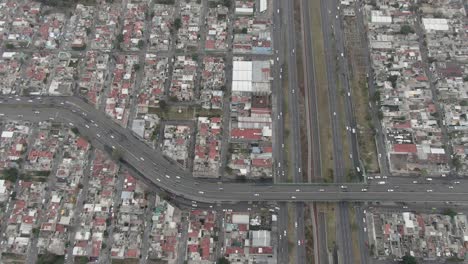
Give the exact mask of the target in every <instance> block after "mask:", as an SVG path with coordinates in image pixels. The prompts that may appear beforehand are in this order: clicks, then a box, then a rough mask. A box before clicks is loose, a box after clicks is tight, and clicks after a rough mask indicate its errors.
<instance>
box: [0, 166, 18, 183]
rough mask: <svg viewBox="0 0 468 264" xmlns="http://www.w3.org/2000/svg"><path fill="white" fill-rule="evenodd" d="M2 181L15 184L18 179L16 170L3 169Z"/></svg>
mask: <svg viewBox="0 0 468 264" xmlns="http://www.w3.org/2000/svg"><path fill="white" fill-rule="evenodd" d="M2 177H3V179H5V180H7V181H11V182H15V181H16V179H17V178H18V169H17V168H8V169H4V170H3V172H2Z"/></svg>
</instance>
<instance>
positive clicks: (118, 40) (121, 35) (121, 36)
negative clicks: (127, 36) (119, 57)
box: [116, 34, 124, 43]
mask: <svg viewBox="0 0 468 264" xmlns="http://www.w3.org/2000/svg"><path fill="white" fill-rule="evenodd" d="M116 39H117V42H119V43H121V42H122V41H123V40H124V35H123V34H118V35H117V38H116Z"/></svg>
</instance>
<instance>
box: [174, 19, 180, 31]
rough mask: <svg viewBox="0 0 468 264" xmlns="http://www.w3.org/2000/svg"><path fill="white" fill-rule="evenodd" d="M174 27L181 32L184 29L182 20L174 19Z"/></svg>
mask: <svg viewBox="0 0 468 264" xmlns="http://www.w3.org/2000/svg"><path fill="white" fill-rule="evenodd" d="M174 27H175V29H176V30H179V28H180V27H182V20H181V19H180V18H176V19H174Z"/></svg>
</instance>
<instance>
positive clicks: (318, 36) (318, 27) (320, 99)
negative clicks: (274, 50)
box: [309, 0, 333, 182]
mask: <svg viewBox="0 0 468 264" xmlns="http://www.w3.org/2000/svg"><path fill="white" fill-rule="evenodd" d="M309 13H310V14H311V15H310V17H311V25H310V26H311V29H312V33H311V34H312V35H313V36H314V37H313V38H312V42H313V43H312V44H313V47H314V65H315V84H316V85H315V87H316V96H317V107H318V113H317V114H318V117H319V124H320V127H319V130H320V131H319V133H320V151H321V152H320V153H321V156H322V158H321V160H322V175H323V176H324V181H325V182H333V166H332V161H333V151H332V145H333V142H332V135H331V122H330V113H329V107H328V83H327V71H326V68H325V67H326V62H325V61H326V60H325V49H324V44H323V35H322V22H321V20H322V19H321V15H320V0H313V1H311V5H309ZM313 111H314V109H312V113H313Z"/></svg>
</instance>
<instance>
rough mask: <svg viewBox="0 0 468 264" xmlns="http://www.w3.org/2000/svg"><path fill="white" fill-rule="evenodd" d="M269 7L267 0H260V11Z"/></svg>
mask: <svg viewBox="0 0 468 264" xmlns="http://www.w3.org/2000/svg"><path fill="white" fill-rule="evenodd" d="M267 8H268V2H267V0H260V12H264V11H266V10H267Z"/></svg>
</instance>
